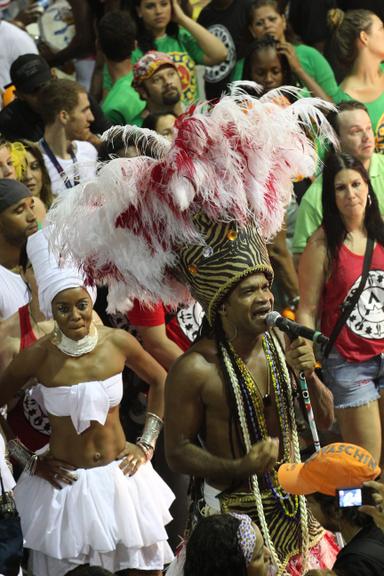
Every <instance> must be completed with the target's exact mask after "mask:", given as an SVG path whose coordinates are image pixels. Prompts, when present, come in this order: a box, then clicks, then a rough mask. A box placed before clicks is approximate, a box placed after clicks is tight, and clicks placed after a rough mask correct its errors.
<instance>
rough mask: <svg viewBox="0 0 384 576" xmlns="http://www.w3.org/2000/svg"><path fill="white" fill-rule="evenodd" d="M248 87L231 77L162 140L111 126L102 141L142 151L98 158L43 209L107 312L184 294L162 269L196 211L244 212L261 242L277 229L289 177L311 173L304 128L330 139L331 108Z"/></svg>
mask: <svg viewBox="0 0 384 576" xmlns="http://www.w3.org/2000/svg"><path fill="white" fill-rule="evenodd" d="M249 85H250V84H249V83H235V84H234V85H233V87H232V92H231V94H230V95H229V96H224V97H223V98H222V99H221V100H220V101H219V102H218V103H216V104H210V103H205V104H202V105H199V106H196V107H193V108H191V109H190V110H189V111H188V112H187V113H186V114H184V115H183V116H181V117H179V118H178V119H177V121H176V126H175V128H176V138H175V141H174V143H173V144H172V145H170V144H169V143H168V141H166V140H165V139H164V138H162V137H161V136H158V135H157V134H155V133H154V132H152V131H149V130H143V129H140V128H137V127H125V128H121V127H115V128H112V129H111V130H109V131H108V132H107V133H106V134H104V136H103V139H104V140H105V139H108V140H111V139H113V138H116V136H118V138H119V139H121V138H122V139H123V141H124V142H125V145H133V144H134V145H136V147H137V148H138V150H139V151H140V153H142V154H146V156H139V157H136V158H129V159H128V158H116V159H114V160H112V161H110V162H109V163H108V164H104V165H103V166H101V168H100V170H99V172H98V175H97V177H96V178H95V179H94V180H92V181H90V182H88V183H86V184H83V185H81V186H79V187H76V188H72V189H71V190H69V191H68V192H67V193H66V194H65V195H64V197H63V198H61V199H60V201H59V202H57V203H56V204H55V205H54V207H53V209H51V211H50V213H49V221H50V223H51V224H53V225H54V226H55V230H56V235H55V238H56V239H55V246H54V247H55V249H56V250H57V251H58V252H60V255H61V256H62V257H63V256H64V257H67V256H68V257H70V258H71V259H73V258H74V259H75V261H76V262H77V263H78V265H79V266H80V267H82V268H83V270H84V271H85V273H86V274H87V277H88V279H89V281H90V282H92V283H107V284H108V285H109V288H110V290H109V293H110V294H109V308H110V310H114V309H120V310H124V309H127V308H129V306H130V301H131V299H133V298H138V299H139V300H140V301H142V302H145V303H151V302H156V301H158V300H162V301H163V302H164V303H166V304H172V305H176V304H178V303H179V302H181V301H184V300H185V298H186V294H187V291H186V289H185V287H182V286H181V285H180V284H177V282H175V280H174V279H173V278H172V276H171V274H170V273H169V271H170V270H171V269H172V267H174V266H175V264H176V262H177V247H178V246H183V245H186V244H189V243H192V242H193V243H201V238H200V237H199V235H198V233H197V231H196V229H195V227H194V226H193V221H192V219H193V216H194V215H195V214H196V213H198V212H204V213H205V214H206V215H207V216H208V217H209V218H211V219H213V220H221V221H230V220H236V221H237V222H238V223H239V225H241V224H244V223H245V222H246V221H248V220H249V219H250V218H253V219H254V220H255V221H256V222H257V224H258V227H259V231H260V233H261V235H262V236H263V237H264V238H265V239H266V240H269V239H271V238H272V237H273V236H274V235H275V234H276V233H277V232H278V230H279V229H280V228H281V226H282V223H283V219H284V213H285V208H286V206H287V204H288V202H289V200H290V197H291V192H292V181H293V180H294V179H295V177H297V176H298V175H302V176H310V175H312V174H313V173H314V171H315V166H316V161H317V157H316V153H315V151H314V146H313V143H312V141H311V139H310V138H309V137H308V136H307V132H308V131H311V133H313V134H320V135H325V136H326V137H327V138H330V139H331V140H332V141H334V140H335V137H334V136H333V134H332V131H331V128H330V127H329V125H328V123H327V121H326V119H325V117H324V115H323V110H325V111H328V110H331V109H332V108H333V107H332V105H331V104H328V103H326V102H323V101H321V100H318V99H312V98H310V99H306V98H304V99H302V100H299V101H297V102H295V103H294V104H292V105H288V106H281V105H280V104H279V103H277V102H279V98H281V96H282V95H284V93H285V90H284V89H280V90H279V91H273V92H270V93H268V94H267V95H266V96H262V97H261V98H260V99H258V98H255V97H252V96H250V95H248V94H246V93H245V92H244V90H245V89H246V88H247V87H249ZM252 88H253V89H255V88H256V89H258V88H259V87H257V86H256V85H254V84H253V85H252ZM287 90H290V91H292V89H291V88H288V89H287ZM293 90H294V89H293ZM149 156H152V157H149Z"/></svg>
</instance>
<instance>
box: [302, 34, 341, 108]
mask: <svg viewBox="0 0 384 576" xmlns="http://www.w3.org/2000/svg"><path fill="white" fill-rule="evenodd" d="M295 52H296V56H297V57H298V59H299V61H300V64H301V65H302V67H303V68H304V70H305V71H306V72H307V74H309V75H310V76H312V78H313V79H314V80H316V82H317V83H318V85H319V86H320V87H321V88H322V89H323V90H324V92H326V93H327V94H328V96H330V97H331V98H332V100H333V101H334V102H339V101H340V99H341V97H340V94H339V92H340V89H339V87H338V85H337V82H336V79H335V75H334V73H333V70H332V68H331V66H330V64H329V63H328V61H327V60H326V59H325V58H324V56H323V55H322V54H320V52H319V51H318V50H316V48H312V46H307V45H306V44H297V45H296V46H295Z"/></svg>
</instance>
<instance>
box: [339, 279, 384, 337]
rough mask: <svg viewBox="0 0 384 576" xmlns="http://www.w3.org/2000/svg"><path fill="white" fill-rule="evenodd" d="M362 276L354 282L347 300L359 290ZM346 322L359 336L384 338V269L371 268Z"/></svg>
mask: <svg viewBox="0 0 384 576" xmlns="http://www.w3.org/2000/svg"><path fill="white" fill-rule="evenodd" d="M360 278H361V277H359V278H357V280H356V282H355V283H354V284H353V286H352V288H351V289H350V291H349V293H348V294H347V298H346V300H347V299H348V298H351V297H352V294H353V293H354V292H355V290H357V288H358V286H359V284H360ZM346 324H347V326H348V328H349V329H350V330H352V332H353V333H354V334H356V335H357V336H360V337H363V338H367V339H368V340H380V339H381V338H384V271H382V270H370V272H369V274H368V278H367V282H366V284H365V288H364V290H363V291H362V293H361V296H360V298H359V301H358V302H357V304H356V306H355V307H354V309H353V310H352V313H351V315H350V316H349V318H348V320H347V322H346Z"/></svg>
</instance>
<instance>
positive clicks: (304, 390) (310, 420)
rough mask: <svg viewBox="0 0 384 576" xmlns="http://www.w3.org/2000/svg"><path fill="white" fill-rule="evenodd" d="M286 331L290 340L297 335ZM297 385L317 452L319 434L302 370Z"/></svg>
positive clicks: (318, 449) (318, 448)
mask: <svg viewBox="0 0 384 576" xmlns="http://www.w3.org/2000/svg"><path fill="white" fill-rule="evenodd" d="M287 333H288V337H289V339H290V340H294V339H295V338H297V336H298V334H295V332H294V331H292V330H290V331H289V332H288V331H287ZM299 386H300V392H301V397H302V399H303V402H304V407H305V410H306V412H307V418H308V424H309V429H310V431H311V434H312V439H313V445H314V447H315V450H316V452H319V451H320V447H321V446H320V440H319V434H318V432H317V426H316V422H315V416H314V414H313V408H312V404H311V398H310V396H309V390H308V384H307V380H306V378H305V375H304V372H303V371H301V372H300V373H299Z"/></svg>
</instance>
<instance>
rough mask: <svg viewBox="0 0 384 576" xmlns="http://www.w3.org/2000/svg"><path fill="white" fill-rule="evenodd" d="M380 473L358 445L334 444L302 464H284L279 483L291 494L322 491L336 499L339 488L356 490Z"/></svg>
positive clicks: (366, 453)
mask: <svg viewBox="0 0 384 576" xmlns="http://www.w3.org/2000/svg"><path fill="white" fill-rule="evenodd" d="M380 473H381V469H380V467H379V466H378V465H377V464H376V462H375V460H374V459H373V457H372V455H371V454H370V453H369V452H368V451H367V450H365V449H364V448H361V446H356V445H355V444H345V443H341V442H335V443H334V444H329V445H328V446H324V448H321V450H320V451H319V452H316V453H315V454H314V455H313V456H311V458H309V459H308V460H307V461H306V462H304V463H302V464H282V465H281V466H280V468H279V470H278V473H277V474H278V478H279V483H280V485H281V487H282V488H284V490H286V491H287V492H289V493H291V494H303V495H304V494H313V493H314V492H320V493H321V494H328V495H329V496H336V490H337V489H338V488H354V487H358V486H361V485H362V484H363V483H364V482H366V481H367V480H375V479H376V478H377V477H378V476H379V475H380Z"/></svg>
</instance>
